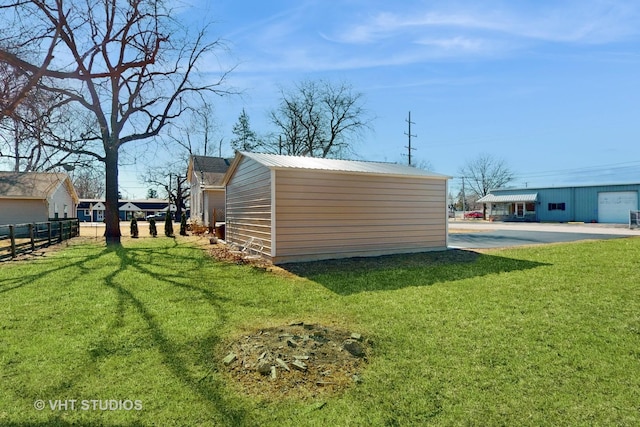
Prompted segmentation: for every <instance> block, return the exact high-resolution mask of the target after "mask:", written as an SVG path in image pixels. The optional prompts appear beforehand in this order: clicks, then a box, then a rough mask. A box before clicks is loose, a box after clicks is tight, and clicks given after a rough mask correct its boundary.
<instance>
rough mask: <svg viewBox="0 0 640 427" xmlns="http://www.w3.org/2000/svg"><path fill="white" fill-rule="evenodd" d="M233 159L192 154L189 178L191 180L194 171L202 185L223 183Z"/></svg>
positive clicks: (188, 172)
mask: <svg viewBox="0 0 640 427" xmlns="http://www.w3.org/2000/svg"><path fill="white" fill-rule="evenodd" d="M232 161H233V159H225V158H223V157H210V156H191V159H190V160H189V169H188V171H187V179H188V180H189V182H191V177H192V175H193V173H195V174H196V176H197V178H198V181H199V182H200V183H201V184H202V185H222V180H223V178H224V175H225V173H227V170H228V169H229V166H230V165H231V162H232Z"/></svg>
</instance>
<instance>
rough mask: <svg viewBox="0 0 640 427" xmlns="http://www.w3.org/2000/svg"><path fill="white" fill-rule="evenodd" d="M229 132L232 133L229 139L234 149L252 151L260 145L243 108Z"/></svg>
mask: <svg viewBox="0 0 640 427" xmlns="http://www.w3.org/2000/svg"><path fill="white" fill-rule="evenodd" d="M231 132H232V133H233V135H234V138H233V139H232V140H231V147H232V148H233V149H234V150H239V151H254V150H255V149H256V148H258V147H259V146H260V142H259V141H258V137H257V135H256V133H255V132H254V131H253V130H251V125H250V124H249V116H248V115H247V113H246V111H244V108H243V109H242V114H240V117H238V123H236V124H235V125H233V129H232V130H231Z"/></svg>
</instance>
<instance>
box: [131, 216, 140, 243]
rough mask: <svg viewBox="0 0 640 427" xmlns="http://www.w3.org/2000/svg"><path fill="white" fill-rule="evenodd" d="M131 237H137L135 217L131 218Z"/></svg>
mask: <svg viewBox="0 0 640 427" xmlns="http://www.w3.org/2000/svg"><path fill="white" fill-rule="evenodd" d="M131 237H133V238H134V239H137V238H138V220H137V219H136V218H135V217H133V218H131Z"/></svg>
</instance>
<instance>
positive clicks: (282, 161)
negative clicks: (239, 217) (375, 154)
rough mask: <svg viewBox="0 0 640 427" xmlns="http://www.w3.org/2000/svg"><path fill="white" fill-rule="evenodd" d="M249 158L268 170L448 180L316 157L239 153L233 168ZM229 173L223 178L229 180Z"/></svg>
mask: <svg viewBox="0 0 640 427" xmlns="http://www.w3.org/2000/svg"><path fill="white" fill-rule="evenodd" d="M242 157H247V158H250V159H252V160H254V161H256V162H258V163H261V164H263V165H264V166H266V167H268V168H270V169H299V170H323V171H333V172H345V173H354V174H376V175H389V176H407V177H408V176H411V177H423V178H435V179H450V178H451V177H449V176H447V175H441V174H437V173H433V172H429V171H426V170H423V169H418V168H414V167H411V166H407V165H400V164H397V163H383V162H367V161H360V160H340V159H325V158H318V157H301V156H283V155H279V154H264V153H247V152H239V153H238V154H237V156H236V159H235V160H234V165H233V168H235V167H237V163H239V161H240V160H239V159H240V158H242ZM229 175H230V173H228V174H227V177H225V182H226V181H227V180H228V179H229Z"/></svg>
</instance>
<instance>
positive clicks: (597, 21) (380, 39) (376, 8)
mask: <svg viewBox="0 0 640 427" xmlns="http://www.w3.org/2000/svg"><path fill="white" fill-rule="evenodd" d="M187 4H188V5H186V6H185V7H184V9H183V10H182V14H181V15H180V16H181V17H182V16H184V19H196V20H202V21H203V22H205V21H207V20H208V21H213V22H214V23H213V26H212V27H211V33H212V34H213V35H216V36H220V37H222V38H223V39H225V40H226V43H227V45H228V47H229V52H228V53H225V54H223V55H220V56H218V57H217V58H211V61H210V62H209V63H207V64H204V65H205V70H206V68H207V67H210V69H211V70H212V71H213V72H214V71H215V70H216V69H218V67H219V66H220V64H221V65H222V66H223V67H225V66H231V65H235V64H237V68H236V69H235V70H234V72H233V73H232V74H231V75H230V76H229V81H228V82H229V84H230V85H231V86H233V87H234V88H236V89H238V90H241V91H243V95H242V96H238V97H232V98H222V99H217V100H216V101H215V104H214V106H215V109H216V112H215V115H216V120H217V121H218V123H219V125H220V130H219V138H224V140H225V141H226V142H227V145H226V150H224V152H223V154H226V155H230V154H231V150H230V148H229V147H228V141H229V140H230V139H231V136H232V134H231V128H232V127H233V124H234V123H236V122H237V118H238V116H239V115H240V113H241V111H242V109H243V108H244V109H245V110H246V112H247V114H248V115H249V118H250V120H251V125H252V127H253V129H254V130H255V131H256V132H258V133H259V134H264V133H267V132H270V131H273V130H274V128H273V126H272V125H271V124H270V123H269V121H268V119H267V113H268V111H269V110H270V109H272V108H274V107H275V106H276V105H277V102H278V99H279V88H280V87H281V86H285V87H288V86H291V85H292V84H293V83H295V82H299V81H302V80H306V79H329V80H333V81H346V82H348V83H350V84H351V85H353V87H354V89H355V90H356V91H358V92H361V93H362V94H363V95H364V100H365V106H366V108H367V109H368V110H369V112H370V113H371V114H372V116H374V117H375V119H374V121H373V123H372V126H373V131H372V132H369V133H367V134H365V135H364V138H363V139H362V141H360V142H358V143H357V144H356V145H355V151H356V152H357V154H358V156H359V158H361V159H365V160H380V161H392V162H406V161H407V159H406V156H404V155H403V154H406V151H407V150H406V149H405V148H404V147H405V146H406V145H407V137H406V135H405V132H407V123H406V119H407V115H408V112H409V111H411V118H412V121H413V122H415V124H414V125H412V133H413V134H416V135H417V138H414V139H413V140H412V144H413V146H414V147H415V148H417V150H415V151H414V152H413V156H414V160H415V162H417V163H420V162H427V163H428V164H430V165H431V167H432V169H433V170H434V171H435V172H439V173H443V174H448V175H452V176H457V175H458V170H459V169H460V167H461V166H462V165H464V163H465V162H466V161H468V160H471V159H474V158H476V157H477V156H478V155H479V154H481V153H487V154H490V155H492V156H494V157H496V158H498V159H502V160H504V161H505V162H506V163H507V165H508V166H509V167H510V168H511V169H512V170H513V171H514V172H516V174H517V179H516V180H515V181H514V182H513V183H512V184H513V185H515V186H523V187H524V186H525V185H527V186H529V187H532V186H547V185H549V186H551V185H554V186H561V185H570V184H590V183H621V182H640V25H638V23H639V22H640V2H635V1H629V0H623V1H616V0H610V1H599V0H579V1H540V0H537V1H533V0H532V1H527V0H523V1H515V0H514V1H492V0H474V1H464V0H462V1H455V0H453V1H420V0H407V1H398V2H389V1H378V0H336V1H331V0H306V1H305V0H269V1H253V2H246V1H231V0H209V1H207V0H202V1H200V0H197V1H195V2H191V3H187ZM191 4H192V5H193V6H191ZM194 17H197V18H194ZM125 175H126V167H125ZM132 181H133V180H131V179H129V180H128V181H127V180H126V179H125V180H124V181H123V186H124V187H125V188H127V185H128V184H130V186H131V190H130V193H134V194H135V195H136V196H139V197H142V196H144V193H146V190H140V188H141V187H143V186H141V184H139V183H138V184H135V183H133V182H132ZM458 181H459V180H454V181H452V183H451V184H452V187H453V188H454V189H455V188H456V187H457V186H458V185H459V182H458Z"/></svg>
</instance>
